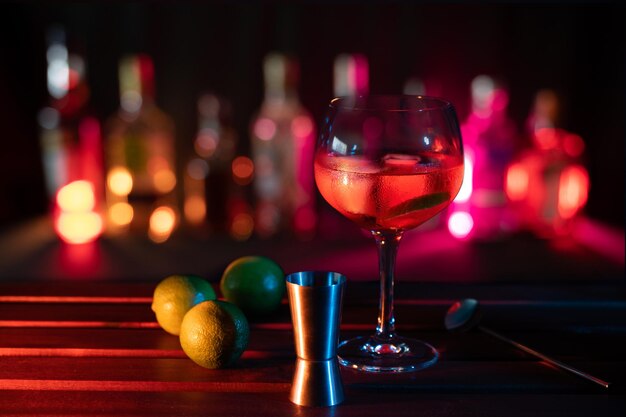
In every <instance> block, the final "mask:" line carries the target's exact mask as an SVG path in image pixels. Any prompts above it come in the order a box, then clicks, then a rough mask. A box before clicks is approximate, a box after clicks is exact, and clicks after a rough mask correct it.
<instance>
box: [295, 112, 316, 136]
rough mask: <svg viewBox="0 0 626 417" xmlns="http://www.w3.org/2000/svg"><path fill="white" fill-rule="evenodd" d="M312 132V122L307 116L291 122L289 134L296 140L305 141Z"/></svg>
mask: <svg viewBox="0 0 626 417" xmlns="http://www.w3.org/2000/svg"><path fill="white" fill-rule="evenodd" d="M312 132H313V122H312V121H311V118H310V117H308V116H298V117H296V118H295V119H293V121H292V122H291V133H293V135H294V136H295V137H296V138H298V139H306V138H308V137H309V135H310V134H311V133H312Z"/></svg>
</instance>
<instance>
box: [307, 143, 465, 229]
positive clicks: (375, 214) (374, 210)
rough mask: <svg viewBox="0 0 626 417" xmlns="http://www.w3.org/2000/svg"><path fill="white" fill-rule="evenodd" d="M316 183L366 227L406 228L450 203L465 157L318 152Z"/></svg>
mask: <svg viewBox="0 0 626 417" xmlns="http://www.w3.org/2000/svg"><path fill="white" fill-rule="evenodd" d="M315 181H316V182H317V187H318V189H319V190H320V193H321V194H322V196H323V197H324V198H325V199H326V201H327V202H328V203H329V204H330V205H331V206H333V207H334V208H335V209H336V210H338V211H339V212H340V213H341V214H343V215H344V216H346V217H347V218H349V219H350V220H352V221H354V222H355V223H357V224H358V225H359V226H361V227H362V228H364V229H367V230H407V229H412V228H414V227H417V226H419V225H420V224H422V223H423V222H425V221H426V220H428V219H430V218H431V217H433V216H434V215H435V214H437V213H438V212H439V211H441V210H443V209H444V208H445V207H447V206H448V204H450V202H451V201H452V199H454V197H455V196H456V194H457V193H458V191H459V188H460V187H461V182H462V181H463V157H462V156H454V157H451V156H449V155H441V154H428V153H424V154H420V155H410V156H409V155H396V154H388V155H386V156H384V157H382V158H380V159H379V160H378V161H371V160H368V159H366V158H364V157H361V156H334V155H328V154H327V153H326V152H325V151H318V153H317V155H316V156H315Z"/></svg>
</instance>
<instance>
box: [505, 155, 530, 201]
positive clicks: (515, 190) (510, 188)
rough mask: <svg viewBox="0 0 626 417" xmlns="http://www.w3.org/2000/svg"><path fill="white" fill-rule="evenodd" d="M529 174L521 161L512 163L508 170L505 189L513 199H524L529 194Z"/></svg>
mask: <svg viewBox="0 0 626 417" xmlns="http://www.w3.org/2000/svg"><path fill="white" fill-rule="evenodd" d="M528 182H529V175H528V171H527V170H526V167H524V165H523V164H521V163H519V162H518V163H514V164H512V165H511V166H510V167H509V169H508V170H507V172H506V183H505V190H506V195H507V197H509V199H510V200H511V201H522V200H524V199H525V198H526V196H527V195H528Z"/></svg>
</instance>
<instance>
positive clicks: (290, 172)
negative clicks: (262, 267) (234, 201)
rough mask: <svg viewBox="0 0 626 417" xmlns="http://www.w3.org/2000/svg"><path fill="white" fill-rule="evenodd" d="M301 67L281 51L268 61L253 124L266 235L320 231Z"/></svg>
mask: <svg viewBox="0 0 626 417" xmlns="http://www.w3.org/2000/svg"><path fill="white" fill-rule="evenodd" d="M298 71H299V68H298V64H297V62H296V61H295V60H294V59H292V58H288V57H287V56H284V55H281V54H277V53H272V54H269V55H268V56H267V57H266V58H265V60H264V63H263V72H264V77H265V98H264V100H263V103H262V104H261V108H260V110H259V111H258V113H257V115H256V116H255V117H254V118H253V120H252V123H251V148H252V159H253V161H254V170H255V177H254V189H255V194H256V201H255V206H256V207H255V231H256V233H257V234H258V235H259V236H260V237H262V238H268V237H272V236H276V235H279V234H280V235H295V236H296V237H297V238H300V239H309V238H311V237H312V236H313V235H314V233H315V228H316V223H317V214H316V212H315V192H314V184H313V152H314V148H315V143H314V141H315V139H314V138H315V126H314V124H313V120H312V118H311V116H310V114H309V112H308V111H307V110H306V109H305V108H304V107H303V106H302V104H301V103H300V101H299V99H298V94H297V90H296V88H297V83H298V77H299V72H298Z"/></svg>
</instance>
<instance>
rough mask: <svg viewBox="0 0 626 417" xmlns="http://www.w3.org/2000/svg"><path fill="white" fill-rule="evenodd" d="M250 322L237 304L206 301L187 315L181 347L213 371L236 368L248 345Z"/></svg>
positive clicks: (200, 363)
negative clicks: (229, 366)
mask: <svg viewBox="0 0 626 417" xmlns="http://www.w3.org/2000/svg"><path fill="white" fill-rule="evenodd" d="M249 337H250V327H249V326H248V320H246V316H244V314H243V313H242V312H241V310H240V309H239V308H238V307H237V306H236V305H234V304H231V303H228V302H225V301H205V302H202V303H200V304H197V305H196V306H194V307H192V308H191V310H189V311H188V312H187V314H185V317H184V318H183V322H182V323H181V326H180V345H181V346H182V348H183V351H184V352H185V354H186V355H187V356H189V358H190V359H191V360H192V361H194V362H195V363H197V364H198V365H200V366H203V367H205V368H209V369H217V368H223V367H225V366H228V365H232V364H233V363H234V362H236V361H237V359H239V357H240V356H241V354H242V353H243V351H244V350H245V349H246V346H248V339H249Z"/></svg>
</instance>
